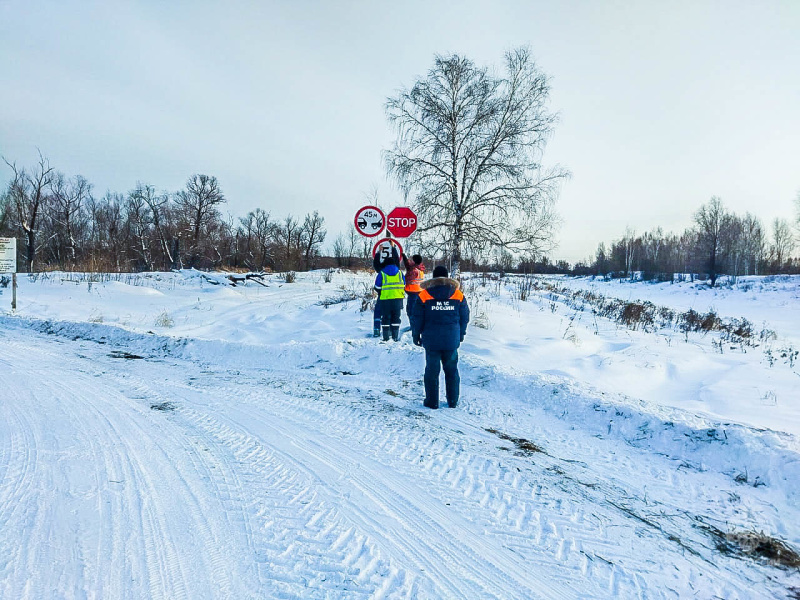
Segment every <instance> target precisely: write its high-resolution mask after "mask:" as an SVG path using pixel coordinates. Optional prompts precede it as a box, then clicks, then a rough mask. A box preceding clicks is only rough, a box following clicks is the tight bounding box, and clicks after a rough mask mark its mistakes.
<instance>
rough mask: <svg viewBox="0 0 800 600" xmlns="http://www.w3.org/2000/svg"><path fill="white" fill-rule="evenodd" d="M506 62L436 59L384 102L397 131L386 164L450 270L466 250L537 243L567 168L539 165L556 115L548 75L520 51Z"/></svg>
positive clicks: (547, 234) (545, 237) (546, 231)
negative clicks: (494, 67) (497, 70)
mask: <svg viewBox="0 0 800 600" xmlns="http://www.w3.org/2000/svg"><path fill="white" fill-rule="evenodd" d="M505 62H506V64H505V67H506V73H505V75H504V76H502V77H497V76H494V75H492V74H491V73H490V72H489V70H488V69H486V68H478V67H476V66H475V64H474V63H473V62H472V61H471V60H469V59H467V58H465V57H463V56H459V55H457V54H454V55H451V56H447V57H442V56H437V57H436V58H435V61H434V66H433V68H432V69H431V70H430V71H429V73H428V75H427V77H426V78H424V79H421V80H419V81H417V82H416V83H415V84H414V86H413V87H412V88H411V89H410V90H402V91H401V92H400V93H399V95H398V96H396V97H394V98H390V99H389V100H388V101H387V104H386V110H387V114H388V118H389V121H390V123H391V124H392V125H393V126H394V128H395V130H396V133H397V138H396V142H395V145H394V148H393V149H392V150H390V151H388V152H386V153H385V162H386V167H387V170H388V172H389V174H390V175H392V176H393V177H394V178H395V179H396V180H397V182H398V183H399V184H400V186H401V188H402V189H403V190H404V192H405V193H406V194H410V193H413V194H415V201H414V206H415V208H416V211H417V215H418V217H419V222H420V224H421V227H420V229H419V231H420V232H422V233H427V234H429V235H428V236H427V237H428V239H429V241H430V242H433V243H436V242H437V241H438V244H436V245H437V246H439V247H440V248H443V249H446V250H447V251H449V254H450V256H451V261H452V265H451V267H452V270H453V272H454V273H455V274H456V275H457V274H458V272H459V270H460V262H461V258H462V254H463V253H464V252H465V251H466V250H468V249H470V247H473V248H477V249H478V250H479V251H480V250H483V249H485V247H486V246H487V245H489V246H493V247H498V248H505V249H508V250H522V251H528V252H531V251H535V250H541V249H543V248H544V247H546V246H547V245H548V244H549V242H550V241H551V239H552V233H553V227H554V225H555V223H556V220H557V219H556V217H555V214H554V212H553V202H554V200H555V197H556V193H557V190H558V186H559V184H560V183H561V181H563V179H564V178H565V177H567V175H568V174H567V172H566V171H564V170H563V169H560V168H554V169H550V170H545V169H543V167H542V165H541V157H542V154H543V152H544V149H545V145H546V142H547V139H548V137H549V136H550V134H551V132H552V131H553V127H554V125H555V122H556V117H555V115H553V114H551V113H549V112H548V111H547V109H546V104H547V100H548V96H549V92H550V86H549V83H548V78H547V76H545V75H544V73H542V72H541V71H540V70H539V68H538V67H537V66H536V64H535V63H534V61H533V58H532V57H531V55H530V53H529V52H528V50H526V49H517V50H514V51H512V52H509V53H508V54H506V61H505ZM477 253H479V252H477Z"/></svg>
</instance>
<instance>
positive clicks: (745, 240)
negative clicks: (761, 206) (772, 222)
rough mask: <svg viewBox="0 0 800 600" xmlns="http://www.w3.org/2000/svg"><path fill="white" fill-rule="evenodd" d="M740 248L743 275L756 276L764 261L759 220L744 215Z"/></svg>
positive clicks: (764, 241) (762, 238)
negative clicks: (742, 256) (742, 257)
mask: <svg viewBox="0 0 800 600" xmlns="http://www.w3.org/2000/svg"><path fill="white" fill-rule="evenodd" d="M741 234H742V239H741V246H742V251H743V255H744V265H743V272H744V274H745V275H758V274H759V266H760V265H761V263H762V262H763V260H764V249H765V246H766V240H765V238H764V227H763V226H762V225H761V220H760V219H759V218H758V217H756V216H754V215H751V214H750V213H746V214H745V216H744V217H742V219H741Z"/></svg>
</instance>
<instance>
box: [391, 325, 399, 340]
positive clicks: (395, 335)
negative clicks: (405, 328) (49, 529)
mask: <svg viewBox="0 0 800 600" xmlns="http://www.w3.org/2000/svg"><path fill="white" fill-rule="evenodd" d="M392 339H393V340H394V341H395V342H399V341H400V325H392Z"/></svg>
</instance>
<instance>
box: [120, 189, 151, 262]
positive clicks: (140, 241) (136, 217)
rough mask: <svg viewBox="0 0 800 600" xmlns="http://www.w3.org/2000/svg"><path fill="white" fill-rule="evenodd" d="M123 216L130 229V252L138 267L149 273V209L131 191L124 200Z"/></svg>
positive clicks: (136, 194) (139, 195)
mask: <svg viewBox="0 0 800 600" xmlns="http://www.w3.org/2000/svg"><path fill="white" fill-rule="evenodd" d="M125 215H126V218H127V226H128V228H129V229H130V232H131V236H132V238H133V240H132V242H133V243H132V247H131V249H132V251H133V253H134V254H135V255H136V256H137V257H138V260H137V262H138V265H137V266H138V267H139V268H140V269H142V270H145V271H149V270H150V269H152V268H153V256H152V251H151V247H150V237H151V233H152V224H153V219H152V215H151V214H150V207H149V206H147V202H146V201H145V199H144V197H143V196H142V195H141V194H138V193H136V190H133V191H131V192H129V193H128V196H127V198H126V199H125Z"/></svg>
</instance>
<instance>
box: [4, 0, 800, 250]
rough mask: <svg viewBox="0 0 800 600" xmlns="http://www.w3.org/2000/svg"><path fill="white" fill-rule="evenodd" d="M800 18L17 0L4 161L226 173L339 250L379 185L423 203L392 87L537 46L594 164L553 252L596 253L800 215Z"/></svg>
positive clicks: (133, 175) (387, 195)
mask: <svg viewBox="0 0 800 600" xmlns="http://www.w3.org/2000/svg"><path fill="white" fill-rule="evenodd" d="M798 32H800V2H799V1H797V0H786V1H783V2H780V1H759V2H754V1H750V2H737V1H725V2H722V1H720V2H706V1H695V2H688V1H678V2H670V3H665V2H656V1H653V2H647V1H641V2H635V3H631V2H622V1H607V2H600V1H592V2H577V1H562V2H556V1H553V2H536V1H530V0H528V1H519V2H512V1H503V0H500V1H497V2H482V1H473V0H460V1H458V2H455V1H450V0H445V1H431V0H427V1H417V0H414V1H410V2H376V1H363V2H361V1H359V2H349V1H346V0H342V1H337V2H321V1H320V2H312V1H294V2H290V1H286V2H271V1H262V2H241V1H235V0H234V1H230V2H207V1H203V0H192V1H170V2H160V1H145V0H142V1H139V2H118V1H113V0H106V1H102V2H99V1H94V0H58V1H41V0H0V155H2V156H4V157H5V158H6V159H8V160H10V161H12V162H16V163H17V164H18V165H20V166H26V165H33V164H34V163H35V162H36V160H37V157H38V155H37V149H38V150H41V152H42V154H43V155H45V156H46V157H47V158H48V159H49V161H50V163H51V164H52V165H53V166H55V167H56V168H57V169H58V170H60V171H62V172H64V173H65V174H68V175H76V174H81V175H83V176H84V177H86V178H87V179H88V180H89V181H90V182H92V183H93V184H94V188H95V193H96V194H99V195H102V194H104V193H105V192H106V191H107V190H111V191H117V192H125V191H128V190H130V189H132V188H133V187H134V186H135V185H136V183H137V182H139V181H141V182H145V183H149V184H151V185H154V186H155V187H156V188H157V189H160V190H167V191H176V190H178V189H180V188H182V187H183V186H184V184H185V182H186V180H187V179H188V178H189V177H190V176H191V175H192V174H194V173H205V174H209V175H214V176H216V177H217V178H218V179H219V182H220V185H221V187H222V189H223V192H224V193H225V196H226V198H227V200H228V202H227V205H226V208H225V210H226V211H229V212H230V213H231V214H233V215H235V216H243V215H244V214H245V213H246V212H248V211H249V210H253V209H255V208H257V207H260V208H263V209H264V210H267V211H270V212H271V214H272V215H273V217H278V218H282V217H284V216H286V215H287V214H293V215H295V216H298V217H302V215H304V214H305V213H307V212H310V211H313V210H319V212H320V214H322V215H323V216H324V217H325V219H326V225H327V228H328V232H329V233H328V240H329V241H330V242H332V241H333V239H334V238H335V237H336V234H338V233H339V232H340V231H344V230H345V229H346V228H347V227H348V226H349V223H351V222H352V219H353V215H354V213H355V211H356V210H357V209H358V208H359V207H360V206H362V205H363V204H365V203H366V202H365V200H366V198H367V196H368V194H369V193H370V192H371V191H372V190H376V191H377V193H378V195H379V198H380V202H381V205H382V206H384V207H388V208H391V207H393V206H397V205H401V204H403V199H402V196H401V194H400V193H399V191H398V190H397V188H396V187H395V186H394V185H393V184H392V182H391V181H389V180H388V179H387V177H386V175H385V171H384V169H383V164H382V161H381V151H382V150H384V149H388V148H389V147H390V146H391V144H392V141H393V133H392V130H391V128H390V126H389V124H388V122H387V120H386V115H385V109H384V106H385V102H386V99H387V98H388V97H389V96H392V95H395V94H396V93H397V91H398V90H399V89H401V88H403V87H410V86H411V85H413V83H414V81H415V80H416V79H418V78H420V77H422V76H424V75H425V74H426V72H427V71H428V70H429V69H430V68H431V66H432V64H433V59H434V56H435V55H436V54H449V53H459V54H463V55H465V56H468V57H469V58H471V59H472V60H474V61H475V62H476V63H477V64H478V65H484V66H490V67H498V69H499V68H500V67H501V65H502V60H503V54H504V53H505V52H506V51H508V50H510V49H512V48H515V47H518V46H527V47H529V48H530V49H531V51H532V54H533V55H534V57H535V58H536V61H537V64H538V65H539V67H540V68H541V69H542V70H543V71H544V72H545V73H547V74H548V75H549V76H550V77H551V85H552V91H551V98H550V106H549V108H550V110H552V111H553V112H556V113H558V114H559V123H558V125H557V126H556V129H555V132H554V135H553V136H552V138H551V140H550V141H549V144H548V146H547V150H546V152H545V155H544V163H545V165H555V164H558V165H561V166H563V167H565V168H567V169H569V170H570V172H571V173H572V177H571V179H570V180H569V181H567V182H566V183H565V184H564V186H563V187H562V189H561V193H560V196H559V200H558V204H557V209H558V212H559V214H560V216H561V220H562V223H561V227H560V230H559V233H558V239H557V241H558V247H557V249H556V250H555V251H554V252H553V253H552V256H553V257H554V258H563V259H566V260H569V261H570V262H575V261H578V260H581V259H586V258H587V257H589V256H590V255H592V254H593V253H594V250H595V249H596V247H597V244H598V243H599V242H601V241H606V242H608V241H610V240H612V239H619V238H620V237H621V236H622V235H623V234H624V232H625V230H626V229H627V228H630V229H633V230H634V231H636V232H639V233H641V232H644V231H647V230H650V229H652V228H655V227H658V226H660V227H662V228H663V229H664V230H667V231H670V230H671V231H682V230H683V229H684V228H685V227H687V226H689V225H690V224H691V218H692V214H693V213H694V212H695V211H696V210H697V208H698V207H699V206H700V205H702V204H703V203H704V202H707V201H708V200H709V199H710V198H711V197H712V196H719V197H720V198H721V199H722V201H723V203H724V204H725V205H726V206H727V207H728V208H729V209H730V210H734V211H736V212H738V213H744V212H747V211H749V212H751V213H753V214H756V215H757V216H759V217H761V218H762V220H764V222H765V223H769V222H770V221H772V220H773V219H774V218H776V217H784V218H792V216H793V214H794V212H793V201H794V199H795V198H796V197H797V195H798V193H800V33H798ZM2 166H3V168H2V169H0V185H2V186H3V187H5V185H6V184H7V182H8V179H9V176H10V170H9V169H8V168H7V167H5V165H2ZM408 241H409V242H412V243H411V244H410V245H411V246H412V247H413V238H410V239H409V240H408ZM422 250H423V252H424V249H422Z"/></svg>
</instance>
